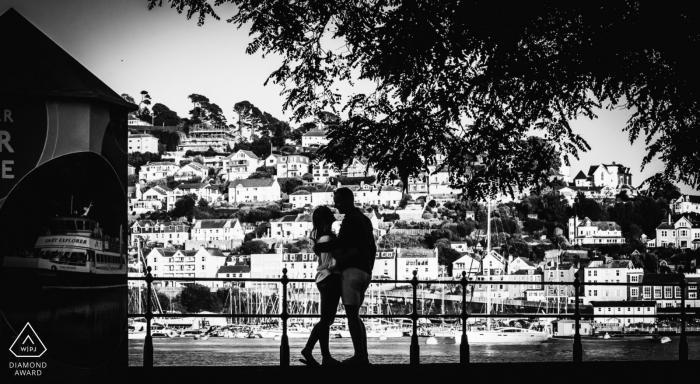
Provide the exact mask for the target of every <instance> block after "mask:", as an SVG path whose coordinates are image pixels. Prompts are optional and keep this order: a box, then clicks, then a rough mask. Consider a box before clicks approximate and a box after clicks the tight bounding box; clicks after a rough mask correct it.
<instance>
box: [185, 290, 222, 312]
mask: <svg viewBox="0 0 700 384" xmlns="http://www.w3.org/2000/svg"><path fill="white" fill-rule="evenodd" d="M177 298H178V300H177V301H179V302H180V304H181V305H182V307H183V308H184V309H185V310H186V311H187V313H199V312H202V311H209V312H214V313H218V312H221V310H222V308H223V306H222V304H221V301H220V300H219V298H218V297H217V296H216V294H215V293H212V292H211V291H210V290H209V287H206V286H204V285H200V284H188V285H187V286H185V288H183V289H182V291H181V292H180V294H179V295H178V296H177Z"/></svg>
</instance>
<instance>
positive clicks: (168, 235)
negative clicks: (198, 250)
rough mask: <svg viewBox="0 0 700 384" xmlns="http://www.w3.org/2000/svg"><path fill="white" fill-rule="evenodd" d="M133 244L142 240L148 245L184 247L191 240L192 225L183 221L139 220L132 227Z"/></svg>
mask: <svg viewBox="0 0 700 384" xmlns="http://www.w3.org/2000/svg"><path fill="white" fill-rule="evenodd" d="M130 237H131V239H130V240H131V244H136V241H137V239H139V238H142V239H145V240H146V243H150V242H155V243H163V245H165V244H172V245H184V244H185V242H186V241H187V240H189V238H190V224H189V223H187V222H183V221H162V222H156V221H153V220H137V221H135V222H134V224H133V225H132V226H131V235H130Z"/></svg>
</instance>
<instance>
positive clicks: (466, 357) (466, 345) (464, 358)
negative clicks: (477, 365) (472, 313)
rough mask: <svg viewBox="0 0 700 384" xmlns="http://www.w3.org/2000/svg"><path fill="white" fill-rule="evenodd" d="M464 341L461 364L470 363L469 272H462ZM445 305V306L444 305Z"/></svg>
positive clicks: (460, 357) (460, 353)
mask: <svg viewBox="0 0 700 384" xmlns="http://www.w3.org/2000/svg"><path fill="white" fill-rule="evenodd" d="M460 283H461V284H462V314H461V316H460V318H461V319H462V341H461V343H460V344H459V362H460V364H467V363H469V339H468V338H467V272H465V271H462V280H461V281H460ZM443 305H444V304H443Z"/></svg>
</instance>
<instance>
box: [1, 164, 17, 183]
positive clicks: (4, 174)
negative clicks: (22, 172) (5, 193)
mask: <svg viewBox="0 0 700 384" xmlns="http://www.w3.org/2000/svg"><path fill="white" fill-rule="evenodd" d="M14 163H15V161H14V160H3V161H2V164H1V165H2V168H0V179H14V178H15V175H12V174H10V172H12V168H10V165H13V164H14Z"/></svg>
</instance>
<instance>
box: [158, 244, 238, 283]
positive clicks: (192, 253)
mask: <svg viewBox="0 0 700 384" xmlns="http://www.w3.org/2000/svg"><path fill="white" fill-rule="evenodd" d="M171 252H172V251H171ZM146 264H147V265H148V266H149V267H151V268H152V271H151V274H153V277H165V278H168V277H194V278H207V277H209V278H215V277H217V272H218V271H219V268H221V267H222V266H223V265H225V264H226V256H225V255H224V254H223V253H221V251H219V250H218V249H214V248H200V249H198V250H176V251H174V252H172V253H170V252H165V251H164V250H163V248H154V249H153V250H152V251H151V252H150V253H149V254H148V255H147V256H146ZM184 284H187V282H184V281H156V282H154V283H153V285H154V286H156V287H159V286H160V287H181V286H184ZM199 284H202V285H206V286H208V287H210V288H216V287H221V286H223V284H222V282H199Z"/></svg>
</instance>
